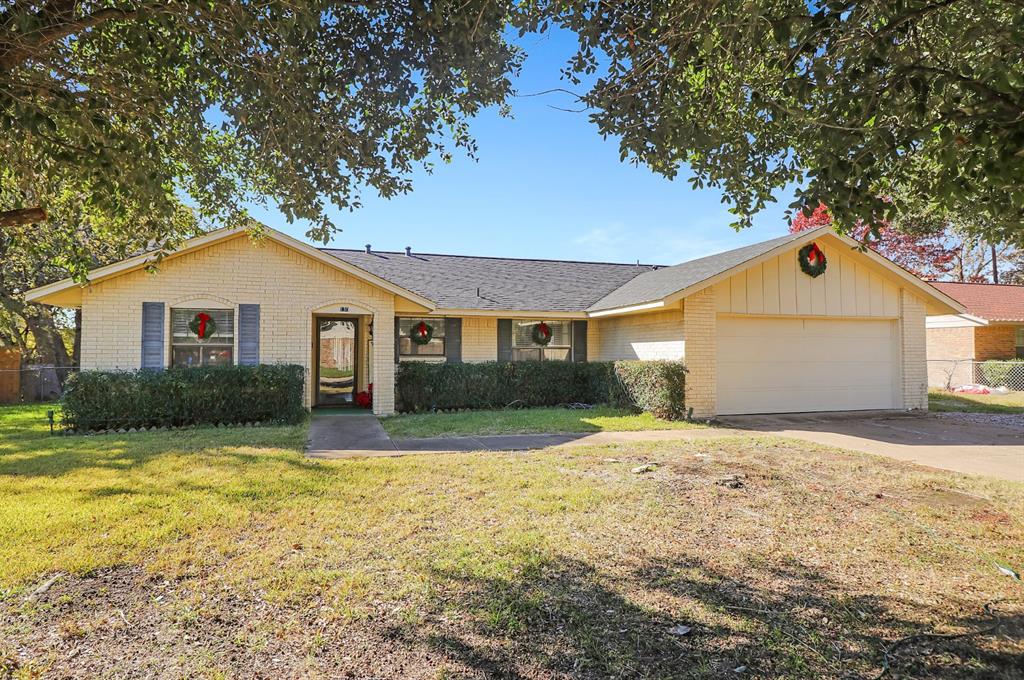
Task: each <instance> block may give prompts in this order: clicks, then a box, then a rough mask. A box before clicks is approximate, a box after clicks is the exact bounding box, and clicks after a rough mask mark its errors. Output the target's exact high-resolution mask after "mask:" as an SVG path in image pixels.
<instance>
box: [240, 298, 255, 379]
mask: <svg viewBox="0 0 1024 680" xmlns="http://www.w3.org/2000/svg"><path fill="white" fill-rule="evenodd" d="M258 363H260V306H259V305H238V364H239V365H245V366H255V365H256V364H258Z"/></svg>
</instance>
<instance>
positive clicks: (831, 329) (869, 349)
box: [716, 315, 900, 415]
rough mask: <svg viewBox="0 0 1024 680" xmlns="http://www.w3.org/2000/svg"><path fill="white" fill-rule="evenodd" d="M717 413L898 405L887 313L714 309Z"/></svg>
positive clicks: (895, 355) (895, 340)
mask: <svg viewBox="0 0 1024 680" xmlns="http://www.w3.org/2000/svg"><path fill="white" fill-rule="evenodd" d="M717 330H718V343H717V353H716V356H717V373H718V378H717V392H718V413H719V414H722V415H728V414H741V413H802V412H810V411H853V410H867V409H891V408H899V403H898V402H897V396H898V394H899V390H898V389H897V388H898V386H899V380H900V361H899V336H898V331H897V325H896V321H895V320H893V319H822V318H811V317H802V318H793V317H774V318H773V317H753V316H742V315H720V316H718V318H717Z"/></svg>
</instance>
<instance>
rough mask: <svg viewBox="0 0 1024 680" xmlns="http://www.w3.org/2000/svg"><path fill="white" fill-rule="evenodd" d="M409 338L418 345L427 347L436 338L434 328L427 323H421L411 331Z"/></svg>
mask: <svg viewBox="0 0 1024 680" xmlns="http://www.w3.org/2000/svg"><path fill="white" fill-rule="evenodd" d="M409 337H410V338H412V341H413V342H415V343H416V344H417V345H425V344H427V343H428V342H430V339H431V338H432V337H434V327H433V326H431V325H430V324H429V323H427V322H426V321H420V322H419V323H418V324H416V325H415V326H413V327H412V328H410V329H409Z"/></svg>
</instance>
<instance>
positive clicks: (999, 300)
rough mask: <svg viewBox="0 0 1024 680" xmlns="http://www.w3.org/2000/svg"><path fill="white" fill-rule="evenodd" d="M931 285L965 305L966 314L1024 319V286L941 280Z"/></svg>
mask: <svg viewBox="0 0 1024 680" xmlns="http://www.w3.org/2000/svg"><path fill="white" fill-rule="evenodd" d="M932 285H933V286H935V287H936V288H938V289H939V290H941V291H942V292H943V293H945V294H946V295H948V296H949V297H951V298H953V299H954V300H956V301H957V302H959V303H960V304H962V305H963V306H964V307H966V308H967V313H968V314H973V315H974V316H980V317H981V318H983V319H988V320H989V321H1024V286H1004V285H995V284H991V283H944V282H941V281H939V282H934V283H932Z"/></svg>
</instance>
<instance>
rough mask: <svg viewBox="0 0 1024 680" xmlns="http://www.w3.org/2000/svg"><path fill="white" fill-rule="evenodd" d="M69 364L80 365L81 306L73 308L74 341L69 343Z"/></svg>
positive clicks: (77, 366) (79, 366)
mask: <svg viewBox="0 0 1024 680" xmlns="http://www.w3.org/2000/svg"><path fill="white" fill-rule="evenodd" d="M71 365H72V366H74V367H75V368H81V367H82V308H81V307H78V308H76V309H75V341H74V343H72V345H71Z"/></svg>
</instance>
